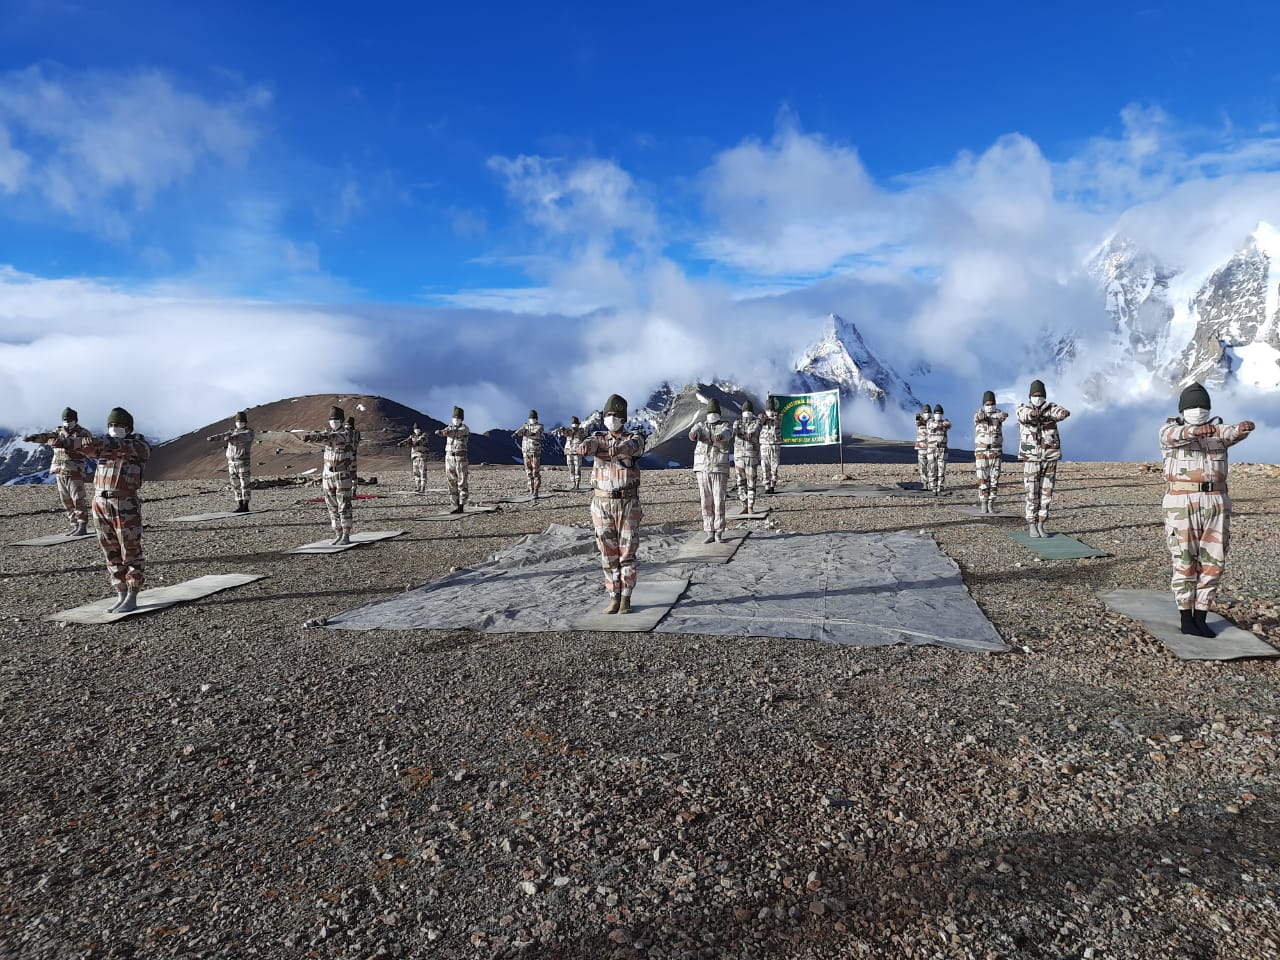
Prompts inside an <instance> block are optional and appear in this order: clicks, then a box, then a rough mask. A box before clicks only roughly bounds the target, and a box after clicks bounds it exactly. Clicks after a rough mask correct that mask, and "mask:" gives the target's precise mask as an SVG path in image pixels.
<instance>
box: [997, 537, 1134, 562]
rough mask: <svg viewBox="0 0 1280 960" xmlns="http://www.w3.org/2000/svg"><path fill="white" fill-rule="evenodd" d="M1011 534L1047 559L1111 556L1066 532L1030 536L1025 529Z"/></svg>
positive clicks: (1033, 551) (1080, 558)
mask: <svg viewBox="0 0 1280 960" xmlns="http://www.w3.org/2000/svg"><path fill="white" fill-rule="evenodd" d="M1009 536H1011V537H1013V539H1015V540H1017V541H1018V542H1019V543H1020V544H1022V545H1023V546H1024V547H1026V548H1027V549H1028V550H1030V551H1031V552H1032V553H1034V554H1036V555H1037V556H1040V557H1044V558H1045V559H1046V560H1082V559H1084V558H1085V557H1109V556H1111V554H1109V553H1107V552H1106V551H1105V550H1095V549H1093V547H1091V546H1089V545H1088V544H1087V543H1081V542H1080V541H1079V540H1077V539H1076V538H1075V537H1068V536H1067V535H1066V534H1065V533H1051V534H1049V536H1047V537H1032V536H1028V535H1027V533H1026V532H1025V531H1018V532H1016V533H1015V532H1013V531H1010V532H1009Z"/></svg>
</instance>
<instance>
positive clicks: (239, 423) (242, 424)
mask: <svg viewBox="0 0 1280 960" xmlns="http://www.w3.org/2000/svg"><path fill="white" fill-rule="evenodd" d="M247 426H248V424H247V423H245V422H244V421H243V420H237V421H236V429H237V430H243V429H244V428H245V427H247Z"/></svg>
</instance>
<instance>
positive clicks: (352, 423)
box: [347, 417, 364, 486]
mask: <svg viewBox="0 0 1280 960" xmlns="http://www.w3.org/2000/svg"><path fill="white" fill-rule="evenodd" d="M347 435H348V436H349V437H350V438H351V476H352V484H353V486H359V485H360V441H361V440H362V439H364V438H363V437H362V436H361V435H360V431H359V430H357V429H356V418H355V417H347Z"/></svg>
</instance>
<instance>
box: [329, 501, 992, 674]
mask: <svg viewBox="0 0 1280 960" xmlns="http://www.w3.org/2000/svg"><path fill="white" fill-rule="evenodd" d="M687 537H688V534H687V533H686V532H684V531H681V530H677V529H675V528H673V527H670V526H664V527H662V528H646V529H645V530H644V532H643V536H642V540H641V549H640V560H641V564H640V574H639V576H640V579H641V580H643V579H644V578H646V577H663V578H668V579H683V578H688V579H689V581H690V583H689V587H688V589H687V590H686V591H685V592H684V595H683V596H681V597H680V599H679V600H678V601H677V602H676V604H675V606H674V608H673V609H672V611H671V612H670V613H669V614H668V615H667V616H666V617H665V618H664V619H663V620H662V621H661V622H660V623H659V624H658V626H657V628H656V631H657V632H659V633H700V634H715V635H722V636H738V637H744V636H751V637H792V638H798V639H813V640H822V641H825V642H828V643H841V644H848V645H851V646H882V645H886V644H894V643H908V644H938V645H941V646H946V647H954V648H957V649H962V650H974V651H983V652H998V651H1003V650H1007V649H1009V648H1008V647H1007V646H1006V644H1005V643H1004V641H1002V640H1001V639H1000V635H999V634H998V633H997V632H996V630H995V628H994V627H993V626H992V625H991V623H990V622H989V621H988V620H987V618H986V617H985V616H984V615H983V613H982V611H981V610H980V609H979V608H978V605H977V604H976V603H974V601H973V598H972V597H970V596H969V593H968V591H967V590H966V589H965V586H964V583H963V581H962V580H961V577H960V570H959V568H958V567H957V566H956V564H955V562H954V561H952V560H951V558H949V557H948V556H947V555H946V554H944V553H943V552H942V551H941V550H939V549H938V546H937V544H935V543H934V542H933V540H932V538H930V537H928V536H927V535H924V534H919V533H880V534H864V533H804V534H802V533H792V534H776V533H767V532H758V531H757V532H753V533H752V534H751V536H750V537H748V538H747V539H746V541H744V543H743V544H742V546H741V547H740V548H739V550H738V552H737V554H736V555H735V556H734V559H733V561H732V562H730V563H727V564H710V565H709V564H699V563H675V562H671V560H672V558H674V556H675V554H676V551H677V550H678V549H679V547H680V545H681V544H682V543H683V542H684V541H685V540H686V539H687ZM603 593H604V586H603V578H602V574H601V571H600V564H599V559H598V556H597V554H596V548H595V540H594V538H593V537H592V534H591V531H590V530H588V529H584V528H581V527H568V526H562V525H559V524H553V525H552V526H551V527H549V528H548V529H547V531H546V532H545V533H541V534H535V535H531V536H528V537H524V538H523V539H521V540H519V541H518V542H517V543H515V544H513V545H512V546H511V547H509V548H507V549H506V550H503V551H501V552H499V553H497V554H495V555H494V557H493V558H492V559H491V560H490V561H489V562H488V563H485V564H482V565H479V566H476V567H474V568H471V569H466V570H460V571H458V572H457V573H453V574H450V575H449V576H446V577H444V578H442V579H440V580H437V581H435V582H433V583H429V584H426V585H424V586H422V587H418V588H417V589H414V590H410V591H408V592H407V593H403V594H401V595H400V596H398V597H394V598H392V599H390V600H386V601H382V602H380V603H375V604H370V605H369V606H365V607H360V608H358V609H355V610H351V611H348V612H347V613H343V614H340V615H338V616H336V617H331V618H330V619H329V622H328V626H330V627H336V628H339V629H346V630H374V629H380V628H381V629H390V630H416V629H469V630H477V631H480V632H483V633H521V632H540V631H555V630H571V629H573V626H572V625H573V624H574V623H575V622H577V621H578V620H580V618H581V616H582V615H583V614H584V613H585V612H587V611H588V610H591V609H594V608H595V607H596V606H598V605H599V602H600V599H601V597H602V596H603Z"/></svg>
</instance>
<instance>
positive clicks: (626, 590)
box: [582, 393, 644, 613]
mask: <svg viewBox="0 0 1280 960" xmlns="http://www.w3.org/2000/svg"><path fill="white" fill-rule="evenodd" d="M626 420H627V401H626V400H624V399H623V398H622V397H620V396H618V395H617V394H616V393H615V394H613V395H612V396H611V397H609V399H608V400H607V401H605V405H604V428H605V429H604V432H598V433H593V434H592V435H591V436H589V437H587V438H586V439H585V440H583V441H582V454H583V456H588V457H594V458H595V459H594V465H593V466H592V468H591V485H592V486H593V487H594V488H595V492H594V493H593V494H592V496H591V525H592V526H593V527H594V528H595V533H596V546H597V547H599V548H600V564H601V566H602V567H603V568H604V585H605V589H606V590H608V591H609V595H610V596H611V597H612V598H613V599H612V602H611V603H610V604H609V607H608V609H607V610H606V611H605V612H606V613H630V612H631V593H632V591H633V590H635V586H636V551H637V550H639V549H640V521H641V520H642V519H643V518H644V510H643V509H642V508H641V506H640V458H641V457H642V456H643V455H644V437H643V436H642V435H640V434H636V433H628V432H626Z"/></svg>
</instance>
